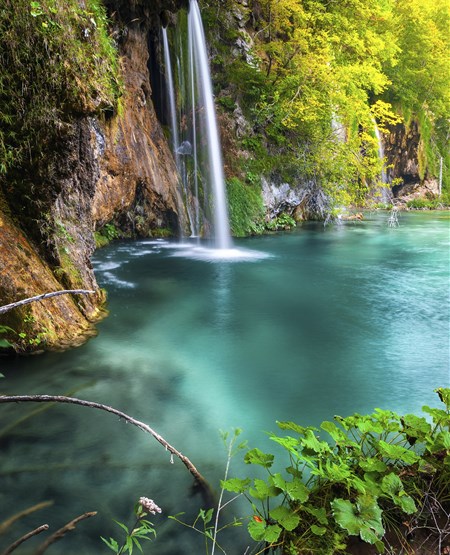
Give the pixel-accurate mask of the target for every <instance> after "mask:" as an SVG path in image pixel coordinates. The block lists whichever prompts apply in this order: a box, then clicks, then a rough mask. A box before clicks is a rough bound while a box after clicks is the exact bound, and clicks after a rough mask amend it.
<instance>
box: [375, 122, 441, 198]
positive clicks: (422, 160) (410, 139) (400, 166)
mask: <svg viewBox="0 0 450 555" xmlns="http://www.w3.org/2000/svg"><path fill="white" fill-rule="evenodd" d="M383 142H384V150H385V155H386V160H387V168H388V170H387V175H388V178H389V181H390V182H394V183H396V182H397V184H395V185H394V186H393V188H392V190H393V193H394V196H395V197H401V198H405V199H408V200H409V199H411V198H415V197H423V196H426V195H430V194H431V195H436V194H437V193H438V181H437V179H436V178H433V177H430V176H429V172H428V167H427V160H426V156H425V154H424V144H423V138H422V136H421V132H420V128H419V125H418V123H417V121H415V120H412V121H411V122H410V123H409V124H408V125H405V124H403V123H399V124H397V125H395V126H393V127H391V128H390V129H389V133H388V134H386V135H385V136H384V141H383Z"/></svg>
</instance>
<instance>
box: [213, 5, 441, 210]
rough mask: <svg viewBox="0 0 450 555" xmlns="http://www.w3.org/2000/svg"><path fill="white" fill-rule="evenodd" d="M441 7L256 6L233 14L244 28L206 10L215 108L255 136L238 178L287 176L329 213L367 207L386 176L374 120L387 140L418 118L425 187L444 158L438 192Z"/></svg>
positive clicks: (246, 141) (222, 10)
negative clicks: (327, 201)
mask: <svg viewBox="0 0 450 555" xmlns="http://www.w3.org/2000/svg"><path fill="white" fill-rule="evenodd" d="M444 4H445V1H444V0H439V1H438V2H437V3H434V2H431V1H430V0H406V1H405V2H402V3H401V4H399V3H398V2H394V0H386V1H383V2H380V1H378V0H371V1H369V2H366V1H363V0H348V1H345V2H322V1H320V0H258V1H255V2H253V3H251V5H250V7H249V8H244V7H242V6H239V7H238V9H239V10H240V12H241V14H242V17H243V19H244V21H246V27H245V29H243V28H242V25H241V27H240V28H239V29H238V28H237V26H236V23H235V22H233V18H232V17H230V15H229V14H230V13H234V11H235V10H236V5H235V3H234V2H233V1H232V0H224V1H223V2H222V3H221V5H220V6H215V5H214V6H210V7H209V8H207V7H206V8H205V10H204V12H203V13H205V14H206V21H207V22H208V21H209V22H210V26H211V29H213V30H214V33H216V31H217V24H215V23H214V22H215V21H217V19H219V21H220V23H221V25H220V29H219V34H220V40H217V33H216V35H215V36H214V35H213V33H211V35H210V42H211V43H212V44H213V54H214V56H213V69H214V70H215V81H216V87H217V94H218V98H219V104H220V105H222V106H224V107H225V109H226V110H230V109H232V108H233V106H235V105H236V104H237V105H239V106H240V107H241V108H242V110H243V112H244V114H245V116H246V118H247V121H248V122H251V126H252V128H251V130H250V131H249V132H248V134H247V136H245V137H243V138H242V139H241V143H242V144H241V146H242V148H244V149H247V150H248V152H249V153H250V156H248V157H247V158H246V159H245V160H243V162H242V163H243V171H244V172H245V171H253V172H255V173H259V174H261V173H262V174H264V175H266V176H268V177H270V176H271V175H272V174H273V173H277V172H280V171H282V172H284V173H285V174H286V175H285V176H284V179H285V180H289V182H298V181H305V182H307V181H310V180H313V181H315V183H316V184H317V185H319V186H320V187H321V188H322V189H323V190H324V191H325V192H326V193H327V194H328V195H329V196H330V197H331V198H333V199H334V203H335V204H351V203H356V204H362V203H364V201H365V199H366V197H367V195H368V193H370V191H371V188H372V187H373V184H374V183H376V182H377V181H379V179H380V175H381V168H382V161H381V160H380V159H379V155H378V144H377V140H376V137H375V134H374V126H375V121H376V122H377V125H378V127H379V129H381V130H385V131H386V132H387V131H388V130H389V126H392V125H395V124H396V123H400V122H402V121H403V120H405V121H406V122H408V121H410V120H411V118H413V119H415V120H417V119H418V120H419V122H420V130H421V133H422V132H423V139H422V142H421V145H422V146H421V148H422V151H421V153H419V154H420V156H421V160H420V171H421V177H422V178H423V177H424V176H425V175H428V176H429V175H437V173H436V172H437V161H438V160H439V159H440V156H444V158H445V161H444V162H445V163H444V170H445V171H444V188H445V183H446V179H447V177H446V174H448V167H449V160H447V154H446V152H448V132H447V130H448V122H447V124H445V117H446V116H445V115H444V114H448V110H449V97H448V89H449V81H448V72H447V71H446V70H445V68H444V66H445V65H446V59H447V56H446V54H445V51H446V50H447V51H448V33H445V32H444V28H445V27H446V26H447V27H448V21H449V16H450V10H449V9H448V6H445V5H444ZM246 10H247V11H246ZM411 14H413V17H412V16H411ZM207 27H208V25H207ZM416 39H417V40H416ZM237 41H238V42H239V41H240V43H241V44H242V42H245V43H246V45H247V46H246V50H245V52H244V50H243V49H242V48H241V50H240V51H239V48H236V44H237V43H238V42H237ZM230 53H231V55H230ZM214 62H216V63H214ZM419 83H420V85H418V84H419ZM428 83H430V87H428ZM219 89H221V90H219ZM426 89H427V90H426Z"/></svg>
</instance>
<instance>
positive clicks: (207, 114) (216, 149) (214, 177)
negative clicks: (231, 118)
mask: <svg viewBox="0 0 450 555" xmlns="http://www.w3.org/2000/svg"><path fill="white" fill-rule="evenodd" d="M188 35H189V40H190V41H191V44H192V60H193V64H194V66H195V69H194V72H193V77H195V78H196V84H197V93H198V100H199V102H200V105H201V107H202V109H203V112H204V113H203V117H202V118H201V120H202V121H201V131H202V132H204V133H205V138H206V143H207V154H208V159H207V163H206V166H207V173H208V179H207V181H208V184H209V185H210V187H211V190H212V193H213V202H214V237H215V246H216V248H219V249H229V248H231V245H232V243H231V235H230V228H229V224H228V211H227V202H226V194H225V177H224V173H223V163H222V154H221V145H220V139H219V130H218V126H217V118H216V111H215V107H214V97H213V92H212V83H211V74H210V69H209V64H208V58H207V50H206V40H205V34H204V31H203V24H202V19H201V15H200V9H199V7H198V3H197V0H191V2H190V7H189V14H188ZM193 110H194V111H195V103H194V102H193Z"/></svg>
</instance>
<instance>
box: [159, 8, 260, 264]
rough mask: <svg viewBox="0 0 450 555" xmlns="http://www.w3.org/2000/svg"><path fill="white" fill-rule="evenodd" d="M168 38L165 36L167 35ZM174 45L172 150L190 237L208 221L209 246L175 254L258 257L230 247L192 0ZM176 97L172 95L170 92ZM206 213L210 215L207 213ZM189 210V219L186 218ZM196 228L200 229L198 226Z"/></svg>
mask: <svg viewBox="0 0 450 555" xmlns="http://www.w3.org/2000/svg"><path fill="white" fill-rule="evenodd" d="M169 36H170V35H169ZM163 39H164V51H165V53H166V56H168V57H166V68H167V72H168V75H167V84H168V87H167V88H168V89H169V93H170V90H171V89H172V85H173V82H174V78H173V76H172V77H171V78H170V79H169V74H170V73H171V71H172V70H171V67H172V66H171V63H170V56H169V54H168V53H169V38H168V37H167V34H166V32H165V30H164V31H163ZM173 40H174V44H175V45H176V48H177V66H176V68H177V74H176V78H177V82H176V84H175V85H176V86H175V90H174V92H173V96H172V98H170V99H169V101H170V106H171V113H172V114H174V113H175V114H176V118H175V120H174V119H173V116H172V115H171V121H172V125H173V126H175V127H176V131H175V132H174V137H175V139H174V141H173V148H174V151H175V156H176V159H177V161H178V162H179V171H180V175H181V177H182V180H183V186H184V189H185V194H186V206H187V209H188V213H189V219H190V223H191V230H192V234H193V235H192V236H200V234H201V233H202V232H205V233H208V231H209V227H210V226H208V222H207V221H206V218H204V216H205V215H206V216H208V215H209V216H210V217H209V221H210V222H211V223H212V228H213V229H212V231H213V241H212V245H211V246H212V247H213V248H207V247H205V246H201V245H199V244H198V245H196V246H195V247H194V248H189V244H182V245H181V247H182V248H179V249H178V250H177V254H176V255H175V256H183V257H189V258H196V259H199V260H207V261H224V260H228V261H237V260H239V261H243V260H245V261H247V260H248V261H249V260H252V261H253V260H260V259H262V258H266V257H267V256H268V255H266V254H265V253H260V252H253V251H249V250H247V249H236V248H233V245H232V240H231V234H230V227H229V223H228V210H227V199H226V187H225V176H224V171H223V162H222V152H221V144H220V137H219V129H218V124H217V117H216V110H215V106H214V97H213V88H212V82H211V74H210V68H209V63H208V56H207V48H206V40H205V34H204V30H203V24H202V20H201V14H200V10H199V7H198V3H197V0H190V5H189V11H188V12H183V11H182V12H181V13H180V16H179V18H178V28H177V29H176V30H175V33H174V35H173ZM176 95H178V96H176ZM211 212H212V214H211ZM191 213H192V214H193V215H194V217H191ZM202 226H204V229H203V230H202Z"/></svg>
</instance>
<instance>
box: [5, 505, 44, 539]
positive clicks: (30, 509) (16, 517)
mask: <svg viewBox="0 0 450 555" xmlns="http://www.w3.org/2000/svg"><path fill="white" fill-rule="evenodd" d="M50 505H53V501H42V502H41V503H38V504H37V505H33V506H32V507H27V508H26V509H24V510H23V511H20V513H16V514H15V515H13V516H11V517H9V518H8V519H7V520H4V521H3V522H2V523H1V524H0V535H1V534H4V533H5V532H6V530H7V529H8V528H9V527H10V526H11V525H12V524H14V523H15V522H16V521H17V520H19V519H21V518H23V517H24V516H28V515H29V514H31V513H34V512H35V511H40V510H41V509H45V507H49V506H50Z"/></svg>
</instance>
